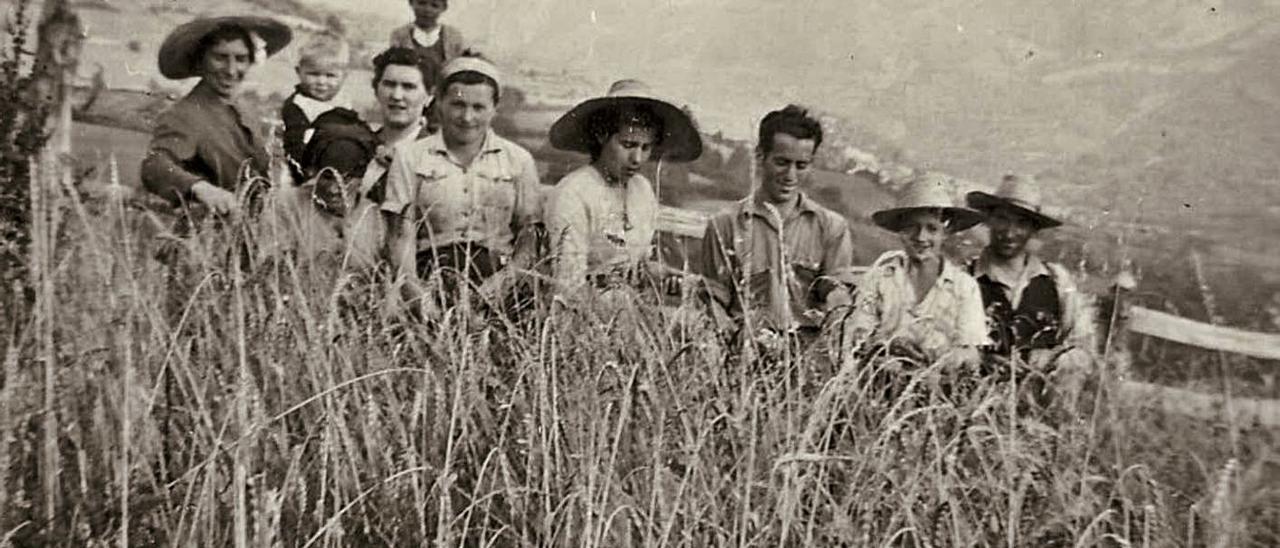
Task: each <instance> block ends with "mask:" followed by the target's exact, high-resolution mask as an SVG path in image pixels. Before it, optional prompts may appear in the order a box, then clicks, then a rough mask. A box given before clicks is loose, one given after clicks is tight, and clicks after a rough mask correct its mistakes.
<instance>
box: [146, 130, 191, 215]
mask: <svg viewBox="0 0 1280 548" xmlns="http://www.w3.org/2000/svg"><path fill="white" fill-rule="evenodd" d="M196 129H197V128H195V127H193V125H192V124H191V123H190V121H189V120H187V119H186V118H183V117H181V116H177V115H174V113H172V112H168V113H165V114H164V115H161V116H160V119H159V120H157V121H156V127H155V130H154V131H153V132H152V135H151V144H150V145H149V147H148V151H147V156H146V157H145V158H143V160H142V166H141V173H140V175H141V177H142V184H143V186H144V187H146V189H147V190H149V191H151V192H152V193H153V194H156V195H157V196H160V197H162V198H164V199H166V200H169V201H170V202H171V203H173V204H175V205H176V204H178V203H181V202H182V201H183V200H186V199H188V198H189V197H190V196H191V187H192V186H194V185H195V184H196V183H198V182H200V181H203V180H204V178H203V177H201V176H199V175H196V174H195V173H192V172H191V171H189V170H187V168H186V167H185V166H184V164H186V163H188V162H190V161H191V160H193V159H194V158H195V157H196V151H197V144H198V140H197V137H196V132H195V130H196Z"/></svg>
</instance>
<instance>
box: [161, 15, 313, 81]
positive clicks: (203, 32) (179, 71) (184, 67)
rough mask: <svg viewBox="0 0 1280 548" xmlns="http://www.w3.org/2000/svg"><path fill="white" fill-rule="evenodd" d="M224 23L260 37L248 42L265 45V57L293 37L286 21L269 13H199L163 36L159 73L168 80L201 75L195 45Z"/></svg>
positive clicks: (197, 46) (258, 46)
mask: <svg viewBox="0 0 1280 548" xmlns="http://www.w3.org/2000/svg"><path fill="white" fill-rule="evenodd" d="M224 27H240V28H243V29H244V30H246V31H248V32H249V35H250V36H251V37H254V36H256V37H257V39H261V41H262V42H261V43H259V44H250V45H251V46H252V47H254V48H255V49H264V50H265V51H266V54H267V56H268V57H270V56H272V55H275V54H276V52H278V51H280V50H282V49H284V47H285V46H287V45H289V41H290V40H292V39H293V31H292V30H289V26H288V25H286V24H284V23H281V22H280V21H276V20H275V19H272V18H270V17H257V16H252V15H245V16H240V15H234V16H228V17H201V18H199V19H195V20H193V21H188V22H186V23H183V24H181V25H178V28H175V29H173V31H172V32H170V33H169V36H166V37H165V39H164V43H162V44H160V56H159V59H160V74H163V75H164V77H165V78H169V79H171V80H182V79H184V78H191V77H193V76H200V60H199V59H196V58H195V57H196V49H198V48H199V47H200V41H201V40H203V39H204V37H205V36H208V35H209V34H210V33H212V32H214V31H216V30H218V29H221V28H224ZM258 61H262V60H261V59H258Z"/></svg>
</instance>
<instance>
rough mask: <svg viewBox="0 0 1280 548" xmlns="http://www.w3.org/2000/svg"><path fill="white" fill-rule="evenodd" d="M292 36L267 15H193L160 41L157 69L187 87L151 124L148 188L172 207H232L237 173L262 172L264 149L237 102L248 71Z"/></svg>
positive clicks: (229, 209)
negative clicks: (196, 79)
mask: <svg viewBox="0 0 1280 548" xmlns="http://www.w3.org/2000/svg"><path fill="white" fill-rule="evenodd" d="M292 36H293V34H292V32H291V31H290V30H289V27H288V26H286V25H285V24H284V23H281V22H279V21H276V20H274V19H270V18H267V17H255V16H235V17H213V18H199V19H196V20H194V21H190V22H188V23H184V24H182V25H180V26H178V28H176V29H174V30H173V32H171V33H169V36H168V37H166V38H165V40H164V43H162V44H161V45H160V55H159V62H160V73H161V74H163V75H164V76H165V77H166V78H170V79H173V80H182V79H186V78H193V77H199V78H200V82H199V83H198V84H196V86H195V88H193V89H192V90H191V92H190V93H188V94H187V96H186V97H183V98H182V100H180V101H178V102H177V103H176V104H174V105H173V107H171V108H170V109H169V110H168V111H166V112H165V113H164V114H162V115H161V116H160V118H159V119H158V120H157V121H156V127H155V130H153V131H152V134H151V145H150V151H149V152H148V154H147V156H146V158H145V159H143V161H142V173H141V175H142V182H143V184H144V185H145V186H146V188H147V189H148V190H150V191H151V192H153V193H155V194H158V195H160V196H161V197H163V198H165V199H167V200H169V201H170V202H172V203H173V204H175V205H179V204H184V203H190V202H192V201H194V202H198V203H200V204H202V205H203V206H204V207H205V208H207V209H209V210H211V211H213V212H215V213H222V214H229V213H235V212H237V210H238V209H239V204H238V202H239V201H238V199H237V198H236V191H237V189H238V188H239V187H240V184H241V182H242V177H243V176H245V175H249V176H263V175H266V174H267V169H268V166H267V151H266V147H265V145H264V142H263V139H262V136H261V135H260V134H259V132H258V130H257V128H256V127H255V124H254V123H253V120H251V119H249V118H247V117H246V115H245V112H244V109H243V108H242V107H241V106H240V105H239V103H238V99H239V97H240V92H241V90H242V88H243V84H244V81H245V77H246V75H247V74H248V71H249V68H250V67H251V66H253V65H254V64H255V63H257V62H259V61H262V60H263V58H265V57H267V56H269V55H273V54H275V53H276V52H278V51H280V50H281V49H282V48H284V46H285V45H286V44H288V43H289V40H290V39H291V38H292Z"/></svg>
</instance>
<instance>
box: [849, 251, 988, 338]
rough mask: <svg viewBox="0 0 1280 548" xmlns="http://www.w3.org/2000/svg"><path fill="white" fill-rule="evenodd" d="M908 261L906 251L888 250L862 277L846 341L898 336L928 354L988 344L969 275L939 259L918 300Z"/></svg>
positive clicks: (983, 317) (976, 291) (978, 294)
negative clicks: (934, 274) (938, 270)
mask: <svg viewBox="0 0 1280 548" xmlns="http://www.w3.org/2000/svg"><path fill="white" fill-rule="evenodd" d="M908 260H909V259H908V258H907V254H906V253H905V252H903V251H890V252H888V253H885V254H884V255H881V256H880V258H879V259H876V262H875V265H874V266H872V267H871V270H870V271H868V272H867V273H866V274H865V275H864V276H863V277H862V280H861V283H860V284H859V285H858V298H857V302H856V303H855V304H854V310H853V312H852V314H851V315H850V317H849V320H848V323H847V327H848V328H849V329H850V330H851V331H852V333H851V335H852V339H851V340H862V339H863V338H864V337H867V336H870V337H871V339H872V340H875V341H886V340H888V339H891V338H901V339H903V340H905V341H909V342H914V343H916V344H918V345H919V346H920V348H921V349H922V350H924V351H925V352H927V353H929V354H930V355H932V356H938V355H941V354H942V353H943V352H944V351H946V350H948V349H950V348H954V347H961V346H986V345H988V344H989V343H990V339H989V338H988V337H987V317H986V314H985V312H984V310H983V307H982V292H981V291H979V289H978V282H977V281H975V280H974V279H973V276H970V275H969V274H968V273H966V272H964V271H963V270H962V269H960V268H959V267H957V266H956V265H954V264H952V263H951V261H948V260H945V259H944V260H943V261H942V272H941V273H940V274H939V275H938V279H937V280H936V281H934V284H933V287H932V288H930V289H929V292H928V293H927V294H925V296H924V298H923V299H917V295H916V290H915V286H914V284H912V283H911V280H910V278H909V277H908V274H907V261H908Z"/></svg>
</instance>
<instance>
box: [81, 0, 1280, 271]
mask: <svg viewBox="0 0 1280 548" xmlns="http://www.w3.org/2000/svg"><path fill="white" fill-rule="evenodd" d="M263 4H270V5H272V6H274V7H275V8H276V9H279V10H281V11H284V12H290V13H289V14H287V15H285V17H288V18H289V20H290V21H291V22H292V24H293V25H294V26H295V27H296V28H298V29H307V28H314V27H316V24H315V23H314V22H313V21H312V20H309V19H307V18H305V17H300V16H298V15H296V13H294V11H295V10H296V9H297V5H296V4H295V3H293V2H288V1H276V2H267V1H266V0H258V1H255V2H247V1H240V0H218V1H217V2H214V3H212V4H203V5H201V6H200V7H199V8H195V7H194V6H193V5H191V4H174V3H168V2H154V1H148V0H111V1H110V2H97V3H95V4H93V5H94V6H98V7H97V8H93V9H90V8H89V7H88V6H89V4H88V3H85V4H84V5H85V9H84V10H83V11H84V15H85V17H86V20H87V21H88V23H89V30H90V45H91V47H90V48H89V49H88V50H87V52H86V53H87V55H88V57H89V59H88V62H87V63H86V66H85V68H84V72H85V75H86V76H88V74H89V73H90V72H91V71H92V68H93V66H94V65H95V64H101V65H102V66H103V67H104V68H105V74H106V80H107V83H108V85H109V86H112V87H120V88H128V89H136V90H140V91H148V90H156V91H162V94H163V93H177V92H180V91H181V90H182V85H181V84H175V83H173V82H166V81H163V80H160V79H158V78H156V76H155V75H154V74H153V73H152V68H151V67H153V66H154V56H155V49H156V47H158V45H159V41H160V40H161V39H162V38H163V34H164V32H166V31H167V29H169V28H171V27H172V26H173V25H175V24H177V23H178V22H180V21H183V20H186V19H187V18H189V17H191V16H192V15H194V13H196V12H197V11H198V12H201V13H227V12H236V11H241V12H243V11H255V12H261V11H262V10H263V7H262V5H263ZM104 5H105V6H109V8H110V9H105V8H103V7H102V6H104ZM306 5H307V6H312V7H314V8H315V9H316V10H321V9H331V8H334V7H335V6H336V10H337V12H338V13H340V14H341V16H340V17H341V19H342V20H343V22H344V23H345V24H346V26H347V27H348V28H349V29H351V32H352V33H353V37H355V38H356V39H357V40H363V41H364V42H365V44H364V47H363V49H364V50H365V51H366V52H369V51H375V50H377V49H379V48H381V46H382V44H383V43H384V40H385V35H386V33H387V31H388V29H390V28H391V27H392V26H393V25H395V24H399V23H402V22H404V21H406V20H408V18H409V13H408V9H407V7H406V6H404V5H403V3H402V2H401V1H399V0H395V1H392V0H370V1H369V2H367V3H364V4H362V6H364V7H363V8H362V11H360V12H355V11H353V10H354V9H355V8H353V7H352V6H351V5H349V4H346V3H340V2H335V1H330V0H310V1H308V2H306ZM1278 14H1280V2H1276V1H1262V0H1233V1H1228V2H1221V3H1206V2H1178V3H1170V2H1167V1H1157V0H1143V1H1138V2H1127V3H1111V2H1102V1H1098V0H1089V1H1083V2H1075V3H1071V4H1064V3H1060V2H1053V1H1051V0H1029V1H1014V0H971V1H966V2H959V3H951V4H941V5H940V4H937V3H933V2H923V1H912V2H893V3H890V2H886V1H871V2H860V3H857V4H856V5H853V4H848V3H844V2H836V1H831V0H815V1H813V2H807V3H806V4H805V6H804V9H794V6H789V5H785V4H778V3H772V2H759V1H755V0H745V1H743V0H740V1H736V2H727V1H723V0H716V1H707V2H692V1H674V0H663V1H661V2H657V1H656V0H654V1H649V2H644V1H642V2H635V3H626V4H614V3H600V2H595V1H591V0H556V1H551V0H530V1H529V2H526V3H524V4H523V5H522V9H520V10H509V9H503V7H502V6H501V5H499V4H497V3H496V2H487V3H486V2H474V3H458V4H457V5H455V6H454V7H453V9H452V10H451V11H450V13H449V14H448V16H447V18H448V20H449V21H450V22H452V23H453V24H456V25H457V26H459V27H461V28H462V29H463V31H464V32H465V33H466V34H467V35H468V36H469V37H471V38H472V40H473V41H474V42H475V43H477V44H478V45H479V46H480V47H481V48H482V49H483V50H485V51H487V52H489V53H491V55H493V56H495V57H497V58H498V59H500V60H501V61H502V62H503V64H504V66H505V67H506V70H507V71H508V72H510V73H511V74H512V80H513V81H515V82H516V83H517V85H518V86H519V87H521V88H522V89H523V91H524V94H525V95H527V97H528V100H529V101H530V102H532V103H537V104H540V105H541V107H539V108H537V109H535V110H533V111H530V112H528V113H525V114H521V115H520V117H519V119H517V120H515V122H514V123H516V124H517V125H518V126H519V127H521V128H522V131H526V132H529V134H530V136H531V137H530V138H529V139H527V140H526V141H524V142H526V144H528V145H529V146H530V147H531V148H535V149H537V148H538V147H539V146H540V145H541V144H540V142H539V140H538V139H537V138H536V137H537V135H536V134H537V132H538V129H539V128H540V127H542V126H543V125H545V124H546V123H547V122H548V121H549V120H551V119H554V117H555V116H557V115H558V112H560V111H561V110H563V109H564V108H566V107H567V105H569V104H571V103H572V102H574V101H576V100H579V99H581V98H585V97H588V96H591V95H593V94H595V93H598V92H599V90H600V89H603V88H604V87H605V86H606V85H607V83H608V82H609V81H611V80H613V79H615V78H617V77H621V76H635V77H641V78H645V79H648V80H650V81H651V82H653V83H655V84H656V85H657V86H658V87H659V88H660V89H662V90H664V91H666V92H667V93H668V94H670V95H672V96H674V97H678V98H679V100H680V101H681V102H685V103H688V104H689V105H690V107H691V108H692V109H693V111H694V112H695V113H696V114H697V116H698V118H699V120H700V121H701V122H702V125H703V127H704V129H706V130H707V131H709V132H716V133H720V132H723V133H724V134H726V135H728V136H729V137H730V138H732V139H740V140H742V141H737V142H744V141H745V140H747V139H749V138H750V133H751V130H752V129H753V126H754V123H755V121H756V120H757V119H758V116H759V114H760V113H762V112H764V111H765V110H767V109H769V108H776V107H777V106H779V105H780V104H783V103H785V102H791V101H799V102H803V103H807V104H810V105H814V106H816V107H818V108H819V109H820V110H822V111H823V112H826V113H829V114H830V115H831V116H829V117H828V118H827V119H826V125H827V127H828V128H829V129H830V130H831V131H830V134H831V135H830V137H829V145H828V146H827V147H826V149H827V153H828V162H827V163H828V165H830V166H831V167H834V168H839V169H844V168H849V167H854V166H855V163H854V162H851V161H849V160H848V159H849V158H854V157H857V158H867V157H870V160H871V162H872V163H879V164H883V166H884V167H886V168H891V169H890V171H891V174H892V175H895V176H899V175H901V174H902V173H904V171H903V170H904V169H937V170H942V171H945V172H947V173H949V174H952V175H955V176H957V177H959V178H961V179H963V181H964V184H965V185H967V186H983V185H989V184H990V183H991V182H993V181H995V180H996V179H997V178H998V177H999V175H1000V174H1002V173H1005V172H1010V171H1019V172H1030V173H1039V174H1041V175H1042V176H1044V178H1045V179H1046V180H1047V181H1050V182H1051V184H1052V189H1051V190H1052V193H1051V194H1052V196H1053V198H1054V199H1055V200H1056V201H1058V202H1059V205H1061V206H1063V207H1062V209H1063V210H1065V211H1066V212H1068V213H1069V214H1070V218H1071V219H1072V221H1073V222H1074V223H1075V224H1077V226H1079V227H1080V228H1081V229H1082V230H1081V231H1080V234H1081V235H1082V236H1083V237H1084V238H1086V239H1087V240H1086V241H1083V242H1078V243H1077V245H1076V246H1075V247H1081V246H1083V247H1091V248H1094V249H1097V248H1099V247H1100V246H1102V245H1103V244H1105V245H1107V246H1114V245H1116V244H1117V243H1118V242H1119V241H1122V240H1123V241H1132V240H1133V239H1134V238H1137V237H1139V236H1141V237H1142V238H1145V240H1144V242H1145V243H1144V246H1145V249H1146V250H1148V251H1150V252H1151V253H1153V254H1156V255H1160V254H1175V255H1183V257H1182V258H1183V259H1185V254H1186V253H1187V252H1188V251H1189V250H1196V251H1198V252H1202V253H1203V254H1204V255H1205V256H1206V258H1207V260H1208V261H1209V264H1210V266H1212V267H1214V268H1215V269H1218V270H1216V271H1217V272H1218V273H1219V274H1221V275H1224V276H1230V275H1231V270H1233V268H1234V267H1235V266H1239V265H1245V266H1248V267H1251V268H1255V269H1259V270H1263V271H1264V274H1266V276H1265V277H1266V278H1268V279H1271V280H1274V281H1280V276H1277V275H1275V274H1273V273H1271V272H1269V271H1270V270H1274V269H1273V268H1272V267H1273V266H1275V262H1276V261H1275V259H1273V257H1275V256H1276V255H1278V254H1280V250H1278V249H1277V244H1275V243H1273V241H1272V238H1271V237H1269V236H1270V235H1273V234H1276V233H1280V196H1278V195H1277V192H1280V191H1278V190H1277V188H1280V187H1277V185H1276V184H1275V180H1276V178H1277V162H1276V160H1275V155H1274V152H1273V151H1274V150H1275V148H1276V146H1275V145H1276V143H1277V142H1280V123H1277V122H1276V121H1275V120H1276V119H1277V114H1280V113H1277V109H1280V84H1277V77H1276V76H1275V75H1276V74H1277V72H1276V70H1275V69H1276V68H1277V66H1276V64H1277V61H1276V60H1275V55H1274V54H1273V53H1272V52H1274V51H1276V47H1277V45H1280V44H1277V40H1280V38H1278V37H1280V17H1278ZM304 15H310V16H312V17H314V16H315V14H314V13H312V14H304ZM291 63H292V58H291V52H290V51H286V53H285V54H283V55H281V56H278V57H277V58H275V59H273V60H272V61H270V62H268V63H266V65H265V66H263V67H260V69H259V70H258V71H256V72H255V74H254V76H255V79H256V80H257V82H256V83H255V88H256V89H257V91H258V93H259V94H260V95H261V96H263V97H266V98H270V97H271V96H272V95H276V96H282V95H283V94H284V93H287V92H288V91H289V88H290V86H291V83H292V81H293V75H292V70H291ZM367 78H368V74H367V72H355V73H353V74H352V76H351V80H350V83H349V84H348V86H347V89H348V91H351V90H354V93H352V95H354V96H355V98H356V99H358V100H357V102H360V101H359V100H360V99H362V100H364V101H365V102H366V103H367V102H368V98H367V97H363V98H362V97H361V95H363V91H364V90H365V89H367V88H365V87H364V86H363V82H364V81H366V80H367ZM143 117H144V118H145V116H143ZM732 139H731V140H729V141H725V142H723V144H724V145H727V146H729V147H734V146H739V147H740V146H741V145H735V141H733V140H732ZM544 152H545V151H544ZM732 155H733V149H732V148H729V149H727V151H726V152H724V154H723V156H724V158H721V160H727V157H729V156H732ZM856 165H858V166H859V167H865V165H864V164H862V163H857V164H856ZM738 167H741V166H738ZM126 170H127V167H126ZM735 173H736V172H735ZM740 175H741V173H739V175H738V176H740ZM673 180H675V181H679V182H680V183H683V182H684V181H685V180H687V177H686V176H684V175H681V174H677V176H676V177H675V178H673ZM860 185H861V186H860ZM740 192H741V189H739V188H737V187H736V186H735V187H734V188H733V189H731V191H729V192H726V191H724V189H723V188H722V187H717V186H714V185H713V186H703V187H696V186H695V187H689V188H685V189H675V191H674V192H671V193H669V194H668V195H669V196H671V197H675V198H680V199H681V201H682V203H690V204H699V205H700V207H703V208H712V207H713V205H711V204H712V203H713V202H708V201H707V200H708V198H719V199H724V198H727V197H732V196H735V195H738V194H740ZM819 192H820V193H821V194H823V195H826V196H829V197H831V198H832V199H830V200H828V201H829V202H831V203H832V205H838V206H840V208H841V209H842V210H843V211H845V213H847V214H849V215H850V216H851V217H853V218H855V219H857V218H861V217H864V216H865V215H866V213H867V211H868V209H867V208H868V207H871V206H872V205H873V204H879V203H883V202H884V201H885V198H884V197H883V194H882V192H880V191H878V190H876V189H875V188H874V186H865V185H862V183H859V182H858V179H857V178H848V179H847V178H836V179H835V180H834V181H833V182H830V183H828V185H827V186H826V187H825V188H823V189H820V190H819ZM842 192H843V193H844V194H842ZM1097 228H1100V229H1103V230H1093V229H1097ZM1135 231H1137V232H1135ZM1144 234H1145V236H1144ZM1189 246H1190V247H1189ZM1261 290H1263V291H1274V290H1275V288H1272V289H1266V288H1261Z"/></svg>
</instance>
